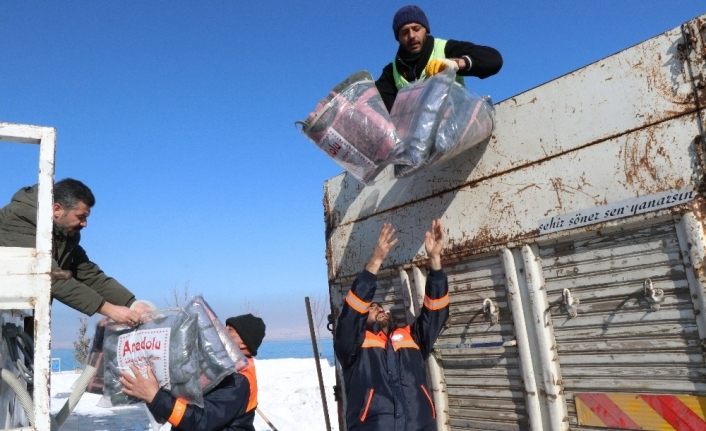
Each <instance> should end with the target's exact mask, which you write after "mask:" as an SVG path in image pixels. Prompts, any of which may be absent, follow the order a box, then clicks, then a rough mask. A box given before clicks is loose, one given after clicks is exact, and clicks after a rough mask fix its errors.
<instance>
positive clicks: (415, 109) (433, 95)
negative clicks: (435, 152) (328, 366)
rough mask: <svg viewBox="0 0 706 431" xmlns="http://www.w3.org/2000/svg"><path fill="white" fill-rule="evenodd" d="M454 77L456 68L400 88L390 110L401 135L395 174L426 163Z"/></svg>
mask: <svg viewBox="0 0 706 431" xmlns="http://www.w3.org/2000/svg"><path fill="white" fill-rule="evenodd" d="M454 78H455V74H454V72H453V71H451V70H449V71H447V72H442V73H438V74H436V75H434V76H432V77H431V78H429V79H426V80H420V81H415V82H413V83H411V84H409V85H407V86H405V87H403V88H402V89H400V91H398V92H397V97H396V98H395V104H394V105H393V106H392V111H391V112H390V115H391V117H392V122H393V123H394V125H395V127H396V128H397V134H398V136H399V138H400V143H399V144H398V146H397V147H396V148H395V150H394V152H393V156H392V160H391V161H392V162H393V163H395V176H397V177H402V176H406V175H409V174H411V173H413V172H415V171H416V170H417V169H419V168H420V167H421V166H423V165H424V164H425V163H426V161H427V159H428V158H429V156H430V154H431V152H432V149H433V147H434V141H435V139H436V132H437V129H438V127H439V121H440V118H441V117H440V111H442V109H443V106H444V104H445V102H446V99H447V96H448V94H449V88H450V87H451V84H452V83H453V82H454Z"/></svg>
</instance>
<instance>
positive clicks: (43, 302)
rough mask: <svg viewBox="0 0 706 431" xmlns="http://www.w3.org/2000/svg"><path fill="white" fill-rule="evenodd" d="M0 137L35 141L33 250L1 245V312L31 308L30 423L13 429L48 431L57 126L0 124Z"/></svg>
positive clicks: (7, 139)
mask: <svg viewBox="0 0 706 431" xmlns="http://www.w3.org/2000/svg"><path fill="white" fill-rule="evenodd" d="M2 141H8V142H15V143H26V144H36V145H39V170H38V172H39V174H38V176H39V178H38V184H39V190H38V196H39V202H38V209H37V243H36V245H35V248H22V247H0V286H2V288H0V310H2V311H5V310H32V311H33V312H34V385H33V386H34V391H33V392H34V393H33V407H34V417H33V418H32V419H33V423H34V426H33V427H24V428H14V430H37V431H50V423H51V422H50V414H49V413H50V406H49V400H50V399H49V374H50V373H49V370H50V369H49V362H50V360H49V359H50V350H49V349H50V335H51V333H50V330H51V327H50V319H51V309H50V295H51V293H50V289H51V261H52V257H51V256H52V228H53V222H52V201H53V198H52V196H53V193H52V192H53V187H54V153H55V145H56V130H55V129H54V128H52V127H41V126H33V125H27V124H13V123H2V122H0V142H2Z"/></svg>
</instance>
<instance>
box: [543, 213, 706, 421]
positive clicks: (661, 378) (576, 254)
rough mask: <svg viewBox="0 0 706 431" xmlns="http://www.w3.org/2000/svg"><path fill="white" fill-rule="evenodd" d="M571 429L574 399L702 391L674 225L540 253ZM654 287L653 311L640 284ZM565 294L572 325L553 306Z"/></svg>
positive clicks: (699, 353)
mask: <svg viewBox="0 0 706 431" xmlns="http://www.w3.org/2000/svg"><path fill="white" fill-rule="evenodd" d="M540 254H541V257H542V264H543V267H544V277H545V281H546V289H547V297H548V300H549V307H550V308H549V309H550V312H551V316H552V321H553V326H554V334H555V338H556V343H557V350H558V352H559V363H560V366H561V374H562V377H563V385H564V389H565V393H566V400H567V407H568V410H569V417H570V420H571V425H572V426H573V427H574V428H576V429H583V428H581V427H578V426H577V423H576V408H575V402H574V401H575V399H574V394H575V393H576V392H636V393H659V394H664V393H667V394H669V393H674V394H696V393H702V394H703V393H706V380H705V379H704V376H705V375H706V366H705V364H704V355H703V349H702V346H701V340H700V338H699V334H698V328H697V325H696V320H695V316H694V306H693V304H692V302H691V298H690V294H689V286H688V284H687V279H686V274H685V268H684V265H683V260H682V256H681V254H680V249H679V243H678V239H677V234H676V229H675V225H674V221H673V220H672V219H671V218H670V219H667V220H662V221H661V222H659V223H655V224H651V225H642V226H636V227H630V228H627V227H623V228H621V229H618V230H614V231H611V232H601V231H598V232H592V233H587V234H585V235H583V236H581V237H578V236H575V237H572V238H570V239H564V240H559V241H554V242H552V243H550V244H544V245H542V246H541V247H540ZM650 284H651V285H652V286H653V287H654V288H655V289H661V292H662V293H663V299H662V300H661V302H659V309H658V310H655V307H653V303H652V302H650V301H649V300H648V299H647V298H646V296H645V285H648V286H649V285H650ZM565 288H567V289H569V290H570V291H571V294H572V296H573V297H574V298H577V299H578V300H579V301H580V303H579V310H578V315H577V317H576V318H573V319H572V318H569V316H568V314H567V312H566V309H565V307H564V306H563V305H562V292H563V290H564V289H565Z"/></svg>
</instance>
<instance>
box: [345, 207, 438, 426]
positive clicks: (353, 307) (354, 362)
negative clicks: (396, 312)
mask: <svg viewBox="0 0 706 431" xmlns="http://www.w3.org/2000/svg"><path fill="white" fill-rule="evenodd" d="M442 241H443V233H442V226H441V222H440V221H439V220H434V221H433V222H432V226H431V229H430V230H429V231H428V232H426V234H425V237H424V247H425V249H426V252H427V255H428V256H429V275H428V276H427V281H426V288H425V296H424V307H423V308H422V310H421V312H420V314H419V316H418V317H417V318H416V319H415V321H414V322H413V323H412V324H408V325H405V326H400V327H394V328H393V327H392V325H391V323H390V316H389V314H388V313H387V312H385V310H383V308H382V307H381V306H380V304H378V303H376V302H373V297H374V296H375V290H376V288H377V276H376V274H377V272H378V270H379V269H380V266H381V265H382V262H383V261H384V260H385V257H386V256H387V254H388V253H389V252H390V250H391V249H392V247H393V246H394V245H395V244H396V243H397V239H396V238H395V229H394V228H393V227H392V226H391V225H390V224H384V225H383V227H382V230H381V232H380V236H379V237H378V241H377V245H376V246H375V250H374V251H373V254H372V256H371V257H370V260H369V261H368V263H367V264H366V266H365V269H364V270H363V272H361V273H360V275H359V276H358V278H357V279H356V280H355V282H354V283H353V287H351V290H350V291H349V292H348V295H347V296H346V299H345V301H344V304H343V309H342V311H341V315H340V316H339V318H338V323H337V325H336V332H335V338H334V348H335V351H336V356H337V357H338V360H339V362H340V363H341V366H342V367H343V377H344V381H345V386H346V401H347V403H346V422H347V425H348V430H349V431H353V430H390V431H392V430H394V431H422V430H424V431H426V430H429V431H433V430H436V410H435V406H434V402H433V400H432V396H431V391H430V390H429V388H428V387H427V376H426V371H425V367H424V362H425V360H426V359H427V358H428V357H429V354H430V352H431V350H432V347H433V345H434V342H435V341H436V338H437V337H438V336H439V333H440V332H441V329H442V327H443V325H444V323H445V322H446V319H447V318H448V316H449V296H448V280H447V277H446V274H445V273H444V272H443V271H442V269H441V249H442V246H443V244H442Z"/></svg>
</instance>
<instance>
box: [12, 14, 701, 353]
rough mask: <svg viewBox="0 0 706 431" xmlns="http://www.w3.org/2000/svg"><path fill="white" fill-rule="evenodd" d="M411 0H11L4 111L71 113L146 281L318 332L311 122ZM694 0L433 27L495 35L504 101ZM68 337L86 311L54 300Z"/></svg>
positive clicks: (131, 281)
mask: <svg viewBox="0 0 706 431" xmlns="http://www.w3.org/2000/svg"><path fill="white" fill-rule="evenodd" d="M406 3H407V2H400V1H385V2H380V1H371V0H357V1H355V2H331V1H311V2H283V1H272V0H260V1H258V2H240V1H224V0H221V1H208V2H203V1H119V2H118V1H111V2H109V1H79V0H76V1H71V2H47V1H19V0H3V1H2V6H1V7H0V52H1V53H2V57H3V61H2V65H1V66H0V121H9V122H18V123H29V124H38V125H47V126H54V127H56V128H57V134H58V142H57V158H56V174H57V178H64V177H68V176H70V177H74V178H78V179H81V180H82V181H84V182H85V183H86V184H88V185H89V186H90V187H91V188H92V189H93V191H94V193H95V194H96V196H97V205H96V207H95V208H94V210H93V214H92V215H91V218H90V220H89V227H88V228H87V229H86V230H85V231H84V234H83V240H82V242H83V244H84V246H85V248H86V249H87V251H88V253H89V256H90V257H91V258H92V259H93V260H95V261H96V262H97V263H99V264H100V265H101V266H102V267H103V269H104V270H105V271H106V272H107V273H109V274H110V275H113V276H115V277H116V278H117V279H118V280H120V281H121V282H123V284H125V285H126V286H127V287H128V288H130V289H131V290H132V291H133V292H135V293H136V295H137V296H138V297H141V298H145V299H149V300H152V301H153V302H155V303H157V304H158V305H165V304H167V302H168V301H169V298H170V297H171V296H172V292H173V291H174V290H176V291H178V292H183V290H184V288H186V287H188V290H189V293H191V294H198V293H201V294H203V295H204V297H205V298H206V300H207V301H208V302H210V303H211V305H212V306H213V307H214V308H215V310H216V312H217V313H218V315H219V316H221V317H223V318H225V317H227V316H230V315H235V314H238V313H241V312H243V311H246V310H247V311H254V312H256V313H257V314H261V315H262V316H263V317H264V318H265V320H266V322H267V324H268V334H270V335H272V336H273V337H285V336H290V337H297V338H301V337H304V336H306V335H307V334H308V332H307V329H306V314H305V310H304V297H305V296H310V297H312V298H316V297H319V298H325V297H326V292H327V285H328V281H327V272H326V262H325V241H324V220H323V207H322V197H323V182H324V181H325V180H326V179H327V178H330V177H332V176H335V175H337V174H338V173H340V171H341V170H340V168H338V166H337V165H336V164H335V163H334V162H333V161H331V160H330V159H329V158H328V157H327V156H326V155H325V154H324V153H323V152H321V151H320V150H318V149H317V148H316V147H315V146H314V145H313V144H312V143H310V142H309V141H308V140H307V139H306V138H305V137H304V136H303V135H302V134H301V133H300V132H299V131H298V130H297V129H296V128H295V126H294V122H295V121H296V120H301V119H303V118H305V117H306V115H307V114H308V112H309V111H310V110H311V109H313V107H314V106H315V105H316V102H317V101H318V100H319V99H320V98H322V97H324V96H325V95H326V94H327V93H328V91H329V90H330V89H331V88H332V87H333V86H334V85H336V84H337V83H338V82H340V81H341V80H343V79H344V78H345V77H346V76H347V75H349V74H350V73H353V72H355V71H357V70H361V69H366V70H369V71H370V72H371V74H372V75H373V76H375V77H377V76H378V74H379V73H380V71H381V70H382V67H383V66H384V65H385V64H386V63H388V62H389V61H390V60H391V59H392V57H393V55H394V52H395V50H396V42H395V40H394V38H393V35H392V30H391V22H392V16H393V14H394V12H395V11H396V10H397V9H398V8H399V7H400V6H402V5H404V4H406ZM699 3H700V2H697V1H693V0H689V1H686V0H669V1H667V0H662V1H656V0H619V1H616V0H591V1H588V0H585V1H581V0H575V1H568V0H566V1H553V2H538V1H520V0H512V1H497V0H477V1H473V2H470V1H444V2H438V1H436V2H435V1H420V2H418V3H417V4H419V5H420V6H421V7H422V8H423V9H424V10H425V11H426V14H427V16H428V18H429V21H430V26H431V33H432V34H433V35H437V36H439V37H443V38H450V39H460V40H467V41H471V42H474V43H478V44H483V45H489V46H493V47H495V48H497V49H498V50H500V52H501V53H502V54H503V57H504V61H505V64H504V67H503V69H502V70H501V71H500V73H499V74H498V75H496V76H494V77H491V78H488V79H486V80H482V81H481V80H478V79H470V80H467V86H468V87H469V88H470V89H472V91H474V92H475V93H478V94H488V95H490V96H492V98H493V100H494V101H496V102H499V101H502V100H504V99H506V98H508V97H511V96H513V95H516V94H519V93H522V92H524V91H526V90H528V89H530V88H533V87H536V86H538V85H541V84H542V83H544V82H547V81H549V80H552V79H554V78H556V77H559V76H561V75H563V74H566V73H568V72H571V71H572V70H575V69H578V68H580V67H583V66H585V65H587V64H590V63H592V62H594V61H596V60H599V59H601V58H604V57H606V56H608V55H611V54H613V53H616V52H618V51H621V50H622V49H625V48H628V47H629V46H631V45H634V44H636V43H639V42H641V41H643V40H645V39H648V38H650V37H652V36H655V35H657V34H660V33H662V32H664V31H666V30H669V29H671V28H673V27H676V26H678V25H679V24H681V23H682V22H684V21H686V20H688V19H690V18H693V17H695V16H697V15H699V14H702V13H704V12H706V10H705V9H706V8H704V7H703V4H699ZM36 158H37V152H36V149H35V148H34V147H31V146H27V145H21V144H12V145H7V144H2V145H0V205H4V204H5V203H6V202H8V201H9V199H10V197H11V195H12V194H13V193H14V191H15V190H16V189H18V188H19V187H20V186H23V185H26V184H32V183H34V182H36ZM53 310H54V316H53V317H54V325H53V329H54V334H55V337H54V345H55V346H59V347H60V346H62V345H64V344H66V343H69V344H70V341H71V340H73V338H74V334H75V333H76V330H77V328H78V318H79V317H80V314H79V313H78V312H75V311H73V310H71V309H68V308H67V307H65V306H62V305H61V304H58V303H55V305H54V309H53Z"/></svg>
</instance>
